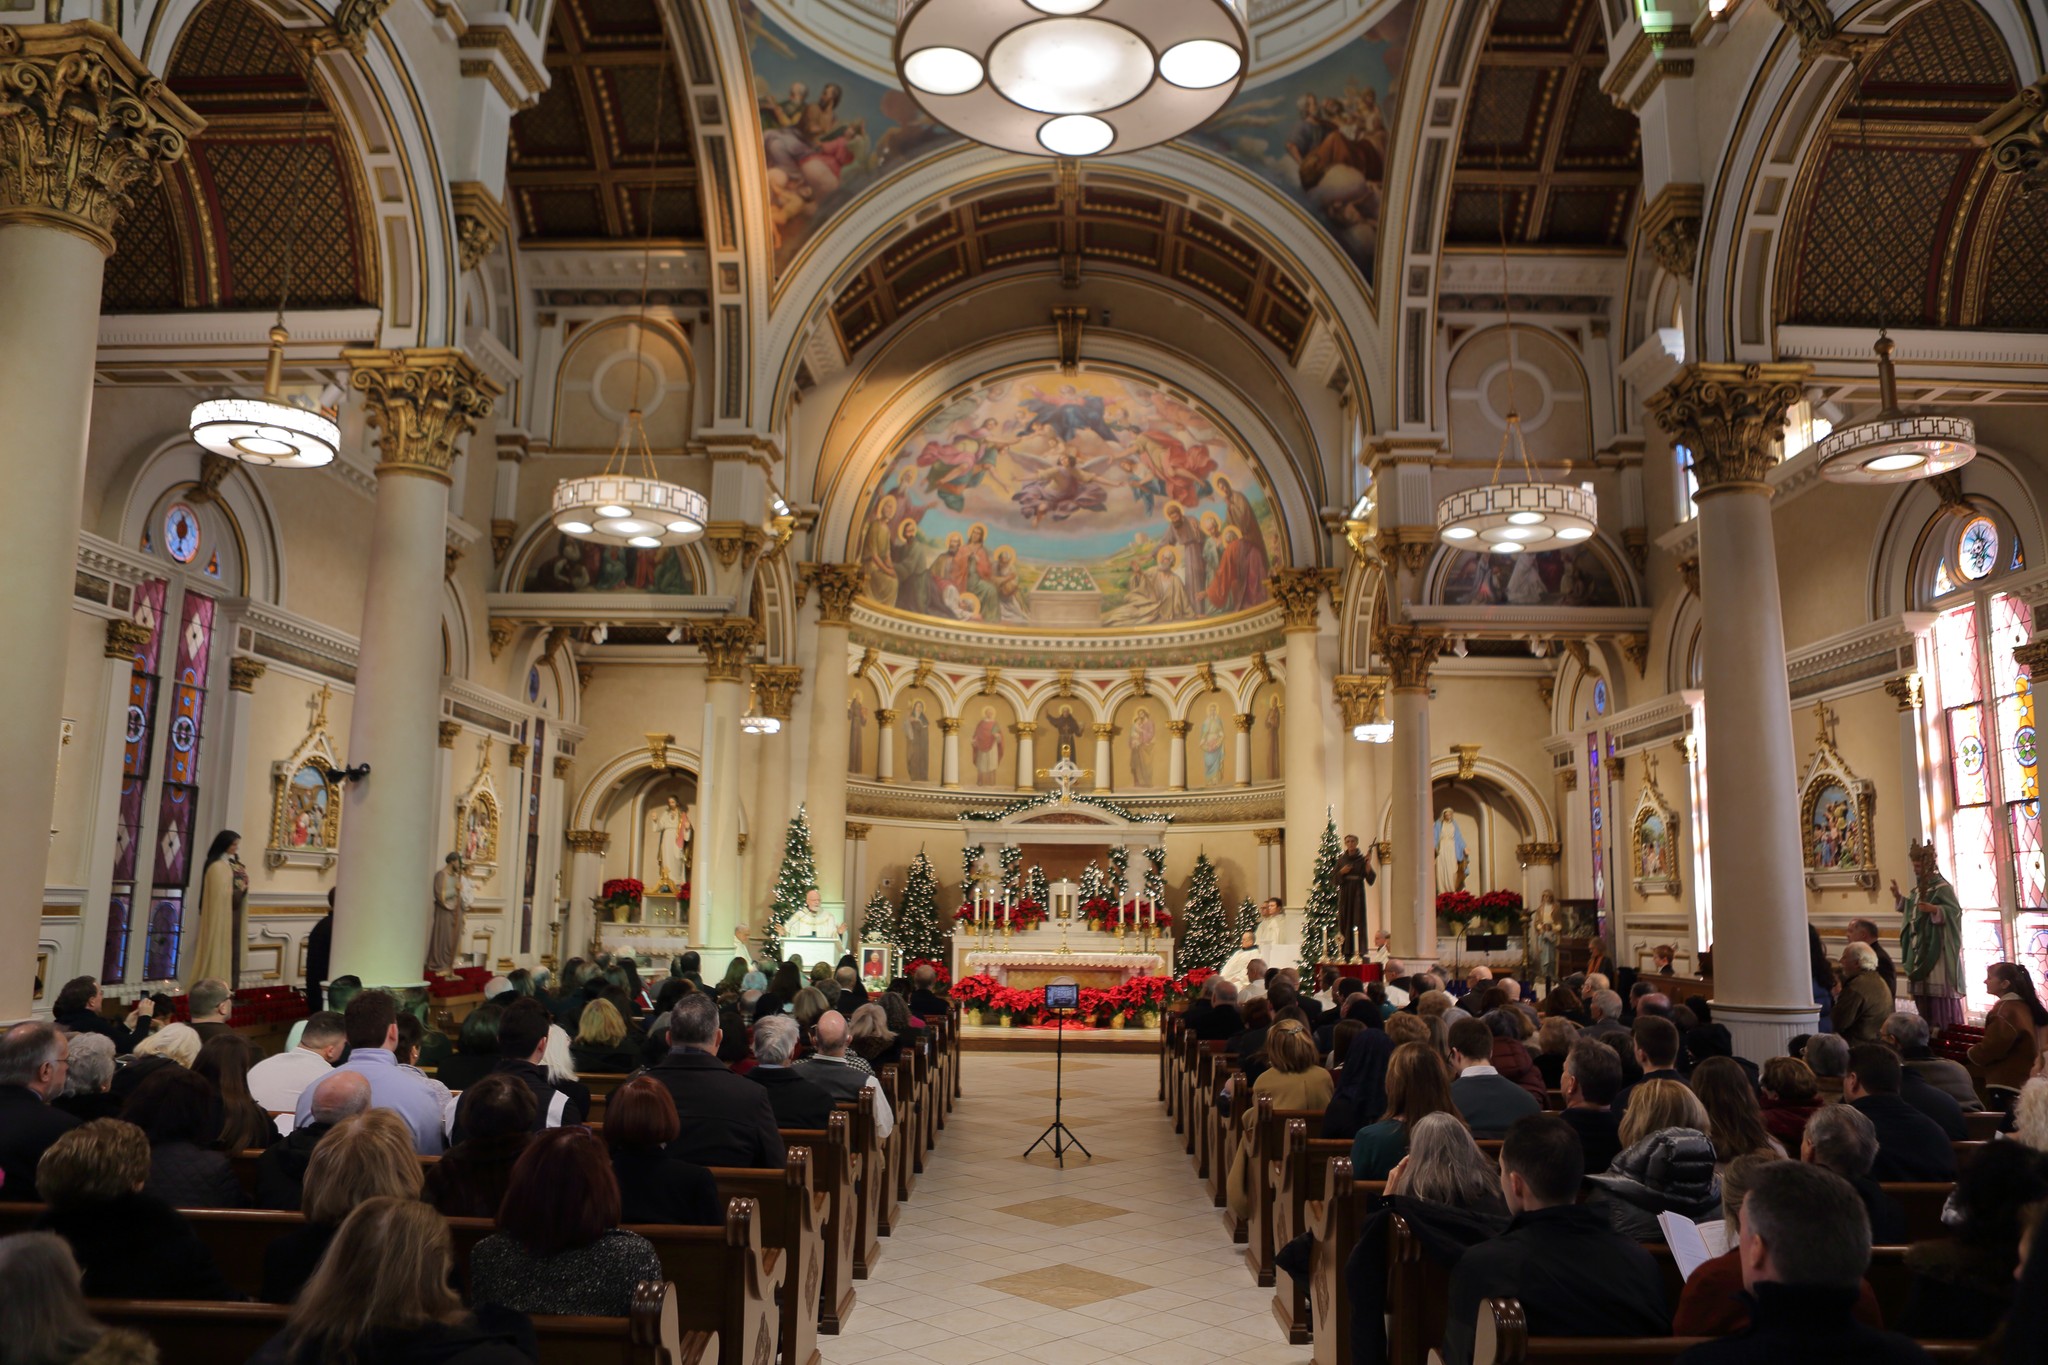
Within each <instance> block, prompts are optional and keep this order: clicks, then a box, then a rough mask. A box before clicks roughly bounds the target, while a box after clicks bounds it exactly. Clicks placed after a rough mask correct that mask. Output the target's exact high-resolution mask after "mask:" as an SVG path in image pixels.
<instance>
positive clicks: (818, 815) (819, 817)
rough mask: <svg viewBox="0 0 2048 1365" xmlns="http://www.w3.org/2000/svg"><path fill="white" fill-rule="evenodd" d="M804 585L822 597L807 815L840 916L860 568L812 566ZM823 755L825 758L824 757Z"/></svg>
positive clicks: (821, 881)
mask: <svg viewBox="0 0 2048 1365" xmlns="http://www.w3.org/2000/svg"><path fill="white" fill-rule="evenodd" d="M803 572H804V586H805V588H806V590H807V591H811V592H815V593H817V595H818V650H817V668H816V682H815V683H814V684H813V691H812V693H811V744H810V749H811V753H810V758H811V762H810V769H809V776H808V779H807V780H806V782H805V783H804V810H805V812H806V813H807V814H808V815H809V816H810V820H811V848H812V851H813V853H814V855H815V860H816V862H817V865H818V901H819V905H820V908H822V909H823V910H825V911H826V913H828V914H830V915H833V916H834V917H839V916H843V915H844V914H845V913H846V760H845V758H844V757H843V756H844V754H845V753H846V735H847V727H846V699H847V695H848V693H849V691H850V684H849V681H848V679H847V675H846V667H847V660H846V652H847V651H846V642H847V637H848V635H849V633H850V631H851V622H852V620H853V599H854V598H855V597H856V596H858V595H859V593H860V591H861V587H862V578H861V572H860V566H859V565H858V564H806V565H804V570H803ZM820 755H823V757H822V758H820Z"/></svg>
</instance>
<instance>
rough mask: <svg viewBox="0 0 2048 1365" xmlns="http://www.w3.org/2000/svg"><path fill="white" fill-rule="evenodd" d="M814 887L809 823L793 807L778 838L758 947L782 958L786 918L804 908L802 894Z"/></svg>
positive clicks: (801, 810)
mask: <svg viewBox="0 0 2048 1365" xmlns="http://www.w3.org/2000/svg"><path fill="white" fill-rule="evenodd" d="M817 889H818V865H817V863H816V861H815V860H814V859H813V858H812V856H811V823H810V821H809V820H808V819H806V818H805V817H804V808H803V807H802V806H798V807H797V808H796V818H795V819H793V820H791V821H790V822H789V833H788V834H787V835H785V836H784V837H783V841H782V871H781V872H779V873H777V874H776V876H775V896H774V899H773V900H771V901H770V902H769V909H768V927H767V928H766V929H764V930H762V931H761V948H762V951H763V952H765V953H767V954H768V955H769V956H771V957H772V958H774V959H775V960H776V961H777V962H780V961H781V960H782V931H783V929H784V928H786V927H787V926H788V924H789V918H790V916H791V915H794V914H795V913H796V912H797V911H799V910H801V909H803V908H804V897H805V895H806V894H808V893H810V892H812V891H816V890H817Z"/></svg>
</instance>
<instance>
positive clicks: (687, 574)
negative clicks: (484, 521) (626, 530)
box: [497, 516, 713, 600]
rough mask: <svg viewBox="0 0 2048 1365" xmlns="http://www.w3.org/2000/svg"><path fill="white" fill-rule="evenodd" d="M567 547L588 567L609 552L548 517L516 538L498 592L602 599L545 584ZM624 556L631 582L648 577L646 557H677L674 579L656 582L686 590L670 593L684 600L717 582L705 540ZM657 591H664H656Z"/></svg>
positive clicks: (664, 577)
mask: <svg viewBox="0 0 2048 1365" xmlns="http://www.w3.org/2000/svg"><path fill="white" fill-rule="evenodd" d="M565 547H566V548H570V549H575V550H577V551H578V552H579V554H582V555H583V558H584V561H585V562H586V564H587V563H588V561H589V559H590V557H591V556H596V557H598V558H600V559H602V558H604V555H605V552H604V551H603V550H602V549H601V548H599V547H597V546H595V545H594V543H592V542H588V541H580V540H576V539H575V538H574V537H571V536H566V535H564V534H563V533H562V532H560V531H557V530H556V529H555V524H554V522H553V521H552V520H550V519H549V518H547V517H545V516H543V517H539V518H537V519H535V520H534V521H533V522H532V523H530V524H529V525H528V526H527V527H526V528H525V529H524V530H522V531H520V532H519V534H518V536H517V537H516V538H515V539H514V541H513V543H512V549H511V550H510V551H509V552H508V553H507V554H506V556H505V562H504V564H502V565H501V566H499V569H498V583H497V590H498V591H499V592H586V591H587V592H590V593H591V595H592V597H593V599H594V600H595V599H597V598H601V597H602V596H603V592H604V590H601V589H589V588H580V587H568V588H565V587H561V586H556V585H554V583H553V582H552V581H547V582H546V585H543V584H544V581H545V580H546V576H547V572H548V571H547V567H546V566H547V565H548V563H549V562H550V561H551V560H552V559H553V558H556V557H559V555H560V552H561V551H562V550H563V549H564V548H565ZM620 553H621V556H622V558H623V561H624V562H625V563H626V564H627V565H628V566H629V568H628V570H627V572H628V581H631V580H632V579H633V578H636V577H640V578H644V577H646V574H645V573H643V572H641V571H640V570H639V569H638V568H637V567H634V566H638V565H640V564H641V563H642V557H643V556H647V555H652V556H653V557H654V558H655V559H656V560H658V561H661V562H668V557H669V556H674V561H673V563H674V566H675V568H674V574H673V577H671V576H669V575H668V574H666V573H664V574H662V575H661V576H659V577H658V578H656V579H655V580H653V581H657V582H661V583H667V584H672V585H674V586H677V587H681V588H683V589H685V591H682V592H676V593H672V594H670V595H673V596H677V597H684V598H695V597H698V596H700V595H702V594H703V593H704V592H705V589H706V587H707V586H708V585H709V584H710V583H711V582H712V581H713V580H712V578H711V565H710V564H709V563H708V562H707V561H706V560H705V558H704V551H703V543H702V542H701V541H699V542H694V543H692V544H689V545H679V546H670V547H667V548H665V549H662V550H659V551H642V550H625V551H622V552H620ZM586 572H587V569H586ZM555 578H556V579H559V575H556V576H555ZM529 585H532V586H529ZM655 591H663V590H662V589H656V590H655Z"/></svg>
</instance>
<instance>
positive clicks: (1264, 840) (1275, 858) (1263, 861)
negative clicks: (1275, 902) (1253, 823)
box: [1252, 829, 1286, 901]
mask: <svg viewBox="0 0 2048 1365" xmlns="http://www.w3.org/2000/svg"><path fill="white" fill-rule="evenodd" d="M1252 837H1253V838H1254V839H1256V840H1258V841H1259V895H1258V898H1259V899H1260V900H1262V901H1263V900H1269V899H1271V898H1272V897H1274V896H1280V897H1282V898H1283V901H1284V899H1285V896H1286V886H1285V884H1284V883H1283V882H1282V881H1281V867H1280V864H1281V860H1282V857H1283V855H1284V853H1285V851H1286V843H1285V841H1284V838H1283V835H1282V831H1280V830H1277V829H1255V830H1253V831H1252Z"/></svg>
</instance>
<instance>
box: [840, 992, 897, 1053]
mask: <svg viewBox="0 0 2048 1365" xmlns="http://www.w3.org/2000/svg"><path fill="white" fill-rule="evenodd" d="M846 1025H847V1031H846V1038H847V1046H848V1047H849V1048H850V1049H851V1051H852V1052H853V1054H854V1055H855V1056H856V1057H859V1058H860V1059H861V1060H862V1061H864V1062H866V1063H867V1064H868V1069H869V1070H873V1069H874V1068H875V1067H878V1066H888V1065H890V1064H892V1063H894V1062H895V1061H897V1060H898V1059H899V1058H900V1057H901V1055H902V1050H903V1044H902V1043H901V1042H899V1041H898V1040H897V1037H896V1034H895V1032H894V1031H893V1030H892V1029H891V1028H890V1027H889V1012H888V1011H887V1010H885V1009H883V1008H882V1007H881V1006H880V1005H878V1004H875V1003H874V1002H873V1001H869V1002H868V1003H867V1004H865V1005H862V1006H861V1007H860V1008H859V1009H857V1010H855V1011H854V1012H853V1018H851V1019H849V1020H847V1021H846Z"/></svg>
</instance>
